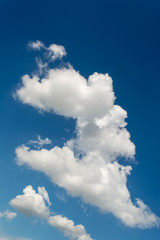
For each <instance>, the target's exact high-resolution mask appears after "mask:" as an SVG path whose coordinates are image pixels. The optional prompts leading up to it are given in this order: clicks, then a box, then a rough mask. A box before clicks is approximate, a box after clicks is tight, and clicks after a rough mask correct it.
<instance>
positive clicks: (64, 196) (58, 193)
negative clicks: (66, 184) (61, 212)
mask: <svg viewBox="0 0 160 240" xmlns="http://www.w3.org/2000/svg"><path fill="white" fill-rule="evenodd" d="M56 197H57V198H58V199H59V200H60V201H62V202H67V197H66V195H65V194H64V193H60V192H57V193H56Z"/></svg>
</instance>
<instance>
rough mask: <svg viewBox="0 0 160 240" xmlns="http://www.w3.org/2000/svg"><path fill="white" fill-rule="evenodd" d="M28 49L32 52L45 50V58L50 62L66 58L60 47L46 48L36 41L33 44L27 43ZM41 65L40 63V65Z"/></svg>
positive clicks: (52, 45) (64, 51)
mask: <svg viewBox="0 0 160 240" xmlns="http://www.w3.org/2000/svg"><path fill="white" fill-rule="evenodd" d="M28 48H29V49H33V50H38V51H40V50H41V49H43V50H45V54H44V55H45V56H46V57H47V58H48V59H49V60H50V61H55V60H56V59H61V58H62V57H64V56H66V54H67V52H66V50H65V48H64V47H63V46H62V45H57V44H54V43H53V44H51V45H50V46H49V47H48V48H47V47H46V46H45V45H44V44H43V42H41V41H39V40H37V41H35V42H29V43H28ZM40 65H41V63H40Z"/></svg>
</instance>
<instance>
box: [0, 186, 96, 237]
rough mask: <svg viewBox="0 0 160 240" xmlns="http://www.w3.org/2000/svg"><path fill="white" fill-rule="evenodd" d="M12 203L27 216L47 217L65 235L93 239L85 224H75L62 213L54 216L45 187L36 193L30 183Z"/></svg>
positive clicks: (50, 223)
mask: <svg viewBox="0 0 160 240" xmlns="http://www.w3.org/2000/svg"><path fill="white" fill-rule="evenodd" d="M10 204H11V205H12V206H13V207H14V208H15V209H16V210H17V211H18V212H20V213H22V214H23V215H25V216H27V217H32V216H34V217H38V218H43V219H46V220H47V222H48V224H49V225H51V226H52V227H55V228H57V229H58V230H59V231H62V232H63V233H64V235H65V236H68V237H69V238H71V239H77V240H92V238H90V235H89V234H88V233H86V230H85V228H84V226H83V225H81V224H80V225H75V224H74V222H73V221H72V220H70V219H68V218H66V217H63V216H61V215H55V216H52V213H51V212H50V209H49V206H50V205H51V203H50V200H49V196H48V193H47V191H46V189H45V188H44V187H38V192H37V193H36V191H35V190H34V189H33V187H32V186H31V185H29V186H27V187H26V188H25V189H24V190H23V194H22V195H18V196H16V198H14V199H12V200H11V201H10ZM48 205H49V206H48ZM0 240H1V239H0Z"/></svg>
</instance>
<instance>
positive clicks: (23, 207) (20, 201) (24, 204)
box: [10, 185, 50, 218]
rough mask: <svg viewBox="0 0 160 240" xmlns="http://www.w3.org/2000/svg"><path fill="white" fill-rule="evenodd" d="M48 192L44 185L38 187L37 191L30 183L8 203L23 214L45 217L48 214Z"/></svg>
mask: <svg viewBox="0 0 160 240" xmlns="http://www.w3.org/2000/svg"><path fill="white" fill-rule="evenodd" d="M46 203H47V204H48V205H50V201H49V197H48V193H47V192H46V190H45V188H44V187H38V193H36V191H35V190H34V189H33V188H32V186H31V185H29V186H27V187H26V188H25V189H23V194H22V195H18V196H16V198H14V199H12V200H11V201H10V205H11V206H12V207H14V208H15V209H16V210H17V211H18V212H20V213H21V214H23V215H25V216H35V217H39V218H47V217H48V216H49V214H50V211H49V208H48V206H47V205H46Z"/></svg>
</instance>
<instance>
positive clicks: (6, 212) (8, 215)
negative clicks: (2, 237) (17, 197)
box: [0, 210, 17, 220]
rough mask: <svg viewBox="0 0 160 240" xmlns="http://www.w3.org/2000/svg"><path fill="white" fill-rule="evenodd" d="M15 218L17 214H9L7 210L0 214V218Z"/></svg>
mask: <svg viewBox="0 0 160 240" xmlns="http://www.w3.org/2000/svg"><path fill="white" fill-rule="evenodd" d="M16 216H17V214H16V213H15V212H11V211H9V210H6V211H5V212H0V218H2V217H5V218H7V219H8V220H12V219H13V218H15V217H16Z"/></svg>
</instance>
